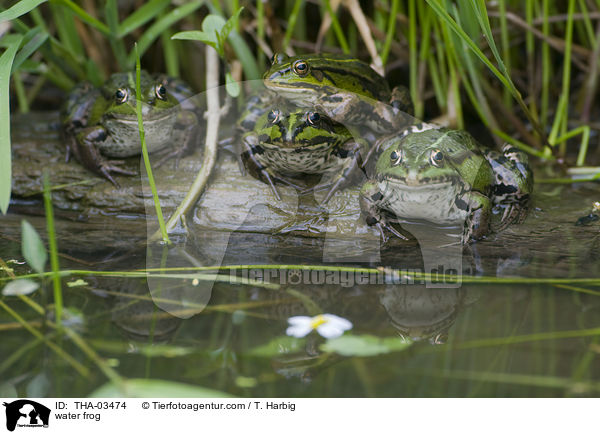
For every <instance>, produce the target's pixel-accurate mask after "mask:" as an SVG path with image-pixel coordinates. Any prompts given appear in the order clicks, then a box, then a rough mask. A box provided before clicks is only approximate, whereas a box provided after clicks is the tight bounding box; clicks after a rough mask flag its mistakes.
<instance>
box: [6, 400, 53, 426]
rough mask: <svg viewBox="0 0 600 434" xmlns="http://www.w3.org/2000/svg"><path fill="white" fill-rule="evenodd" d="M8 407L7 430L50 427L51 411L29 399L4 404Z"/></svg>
mask: <svg viewBox="0 0 600 434" xmlns="http://www.w3.org/2000/svg"><path fill="white" fill-rule="evenodd" d="M4 406H5V407H6V429H8V430H9V431H14V430H15V428H16V427H17V425H18V426H19V427H48V422H49V421H50V409H49V408H48V407H46V406H44V405H42V404H39V403H37V402H35V401H31V400H29V399H19V400H17V401H13V402H11V403H6V402H5V403H4Z"/></svg>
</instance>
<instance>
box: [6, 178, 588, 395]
mask: <svg viewBox="0 0 600 434" xmlns="http://www.w3.org/2000/svg"><path fill="white" fill-rule="evenodd" d="M599 199H600V186H599V185H598V184H593V183H585V184H576V185H573V186H571V185H552V184H538V185H537V186H536V189H535V192H534V200H533V206H532V208H531V211H530V213H529V215H528V217H527V219H526V220H525V222H524V223H523V224H521V225H513V226H510V227H509V228H507V229H506V230H504V231H502V232H499V233H496V234H493V235H491V236H489V237H488V238H487V239H485V240H483V241H481V242H477V243H474V244H472V245H471V246H468V247H466V248H465V249H464V250H459V251H458V259H459V262H460V266H461V267H462V271H461V274H462V275H463V279H462V282H461V283H460V284H454V283H452V282H446V284H444V285H439V283H440V282H439V281H434V282H432V281H421V279H420V277H419V276H418V275H417V276H416V277H415V276H413V277H412V278H409V277H407V275H408V274H409V273H410V271H411V270H424V271H426V272H429V271H435V270H434V269H430V268H428V267H427V263H426V262H427V258H426V257H425V258H424V255H422V252H421V250H420V249H419V245H418V243H417V242H415V241H414V240H413V241H408V242H402V241H393V242H392V243H390V245H389V246H388V247H385V248H383V249H381V251H379V250H377V253H378V254H379V257H378V258H376V260H374V259H373V258H372V257H371V256H369V255H365V258H367V259H364V258H363V260H361V261H354V262H353V261H352V259H351V257H352V256H353V254H355V253H356V252H357V251H358V249H365V247H364V245H363V244H361V243H360V242H355V243H353V242H349V241H347V240H346V241H345V242H339V243H338V242H336V241H335V240H329V241H327V242H326V240H325V239H324V238H322V237H318V236H317V237H314V236H311V237H304V236H298V235H295V234H285V233H283V234H264V233H263V234H260V233H255V232H252V231H245V230H244V227H242V228H241V229H240V230H237V231H235V232H233V233H232V234H231V235H230V236H229V234H226V235H224V233H223V232H218V231H215V232H211V231H206V230H203V229H202V227H201V226H198V225H197V222H196V221H190V222H189V224H190V228H191V233H193V234H194V235H193V236H191V237H189V238H188V239H187V242H186V243H185V244H179V245H177V247H174V248H170V249H166V248H162V247H155V248H154V247H153V248H151V249H149V250H148V251H147V250H146V247H145V246H144V244H143V242H144V241H145V239H146V236H147V228H146V224H145V221H144V220H143V219H142V218H119V217H118V216H114V215H108V216H99V217H98V218H96V219H94V220H93V221H91V222H90V221H88V222H85V221H83V222H82V221H77V220H70V219H66V218H61V217H60V215H59V218H58V219H57V222H56V228H57V236H58V244H59V249H60V252H61V257H60V266H61V269H62V270H94V271H119V270H123V271H131V270H138V269H144V268H151V267H161V266H162V267H165V266H166V267H174V266H185V267H188V268H189V267H190V266H202V265H213V264H214V263H215V261H214V260H213V259H211V258H212V257H213V256H219V260H218V262H219V263H222V264H223V265H225V266H230V265H240V264H267V265H287V266H289V267H287V268H283V269H280V270H270V271H269V273H270V274H269V276H270V278H269V279H268V280H270V281H271V282H272V283H274V284H276V286H271V287H265V286H264V285H253V284H240V283H239V282H238V283H234V284H232V283H226V282H219V281H218V282H215V283H214V285H212V282H210V283H206V282H205V281H203V280H202V275H193V276H188V277H187V278H185V279H181V278H180V277H181V276H171V277H170V278H169V277H164V276H163V277H153V278H145V277H144V278H140V277H123V276H122V275H116V276H99V275H86V274H73V275H71V276H68V277H65V278H63V297H64V305H65V307H66V308H67V310H68V311H67V313H66V314H65V315H66V317H65V318H66V324H67V326H68V327H69V329H70V330H72V331H74V332H76V333H77V334H78V335H79V336H81V338H82V340H83V342H84V343H85V345H86V346H88V347H89V348H90V349H91V350H92V351H93V352H94V353H95V354H96V355H97V356H98V357H99V358H100V359H101V360H103V363H104V365H103V366H108V367H110V368H111V369H113V371H112V372H115V373H116V374H117V375H119V376H121V377H123V378H148V379H160V380H169V381H173V382H179V383H186V384H190V385H195V386H201V387H204V388H208V389H212V390H216V391H221V392H225V393H228V394H231V395H235V396H243V397H248V396H259V397H286V396H291V397H555V396H600V364H599V363H598V357H599V355H600V222H598V221H595V222H594V221H590V222H589V224H586V225H576V222H577V221H578V219H580V218H581V217H583V216H585V215H588V214H589V213H590V211H591V207H592V203H593V202H594V201H597V200H599ZM18 203H19V204H20V207H16V206H15V207H13V208H12V210H13V212H12V213H9V214H8V215H6V216H2V217H0V225H1V226H0V227H1V229H0V258H2V259H3V260H4V261H8V260H10V259H22V254H21V250H20V225H21V219H23V218H26V219H27V220H28V221H30V222H31V223H32V224H33V225H34V226H35V227H36V228H37V229H38V231H39V232H40V233H41V234H45V219H44V218H43V217H41V216H35V215H31V214H29V215H26V216H22V215H19V214H17V213H16V211H19V210H21V211H22V210H23V209H28V210H29V211H31V209H35V208H36V206H35V204H34V206H33V207H31V206H30V205H31V204H28V203H27V202H25V201H24V200H20V201H18ZM413 229H415V227H413ZM425 232H428V233H430V234H434V235H433V237H434V238H435V236H436V235H435V234H436V232H435V230H434V229H429V228H428V229H427V230H426V231H425ZM44 239H45V237H44ZM136 246H142V247H136ZM327 249H329V250H327ZM326 251H327V252H329V253H328V254H327V255H325V253H324V252H326ZM331 252H337V254H334V255H333V256H332V253H331ZM340 252H342V253H347V256H349V257H350V259H345V260H344V261H341V260H338V261H335V260H332V259H331V258H334V259H335V258H340V257H341V256H343V254H342V255H340V254H339V253H340ZM453 252H454V254H456V252H457V250H456V249H455V250H454V251H453ZM325 256H327V257H328V260H326V261H325V260H324V257H325ZM454 259H456V258H454ZM299 264H304V265H310V266H312V268H311V269H308V270H297V269H293V268H294V267H297V266H298V265H299ZM337 265H339V266H343V267H360V268H369V269H373V268H374V267H382V268H380V269H384V270H388V269H399V270H402V271H400V272H399V274H398V275H393V274H390V273H387V278H382V277H381V276H383V275H385V273H381V274H380V275H377V274H366V273H358V272H351V271H349V270H342V271H340V270H337V271H336V270H335V267H336V266H337ZM10 267H11V268H13V270H14V272H15V273H16V274H25V273H28V272H30V269H29V268H28V267H27V266H26V265H24V264H15V263H10ZM328 267H329V268H328ZM319 268H321V271H319ZM182 272H183V271H182ZM182 272H179V273H182ZM175 273H178V271H173V270H171V271H168V272H164V273H163V274H171V275H172V274H175ZM212 273H214V272H212ZM159 274H160V273H159ZM221 274H222V278H223V279H225V278H227V279H229V278H232V277H233V278H236V279H238V280H239V279H243V278H252V279H257V278H260V277H263V278H265V279H266V272H265V271H261V270H248V269H246V270H235V269H234V270H224V271H222V272H221ZM2 276H5V274H4V273H2ZM377 276H379V278H377ZM194 278H200V280H199V281H194ZM393 278H396V281H395V282H394V281H393ZM78 279H83V280H84V283H83V284H82V285H75V286H67V285H66V284H67V283H73V282H76V281H77V280H78ZM266 280H267V279H266ZM432 283H438V285H437V286H442V287H435V286H436V285H433V284H432ZM31 297H32V299H33V300H34V301H35V302H37V303H39V304H40V305H42V306H44V307H46V308H50V307H51V303H52V285H51V282H50V281H49V280H46V281H44V284H43V290H40V291H37V292H36V293H34V294H32V296H31ZM0 300H1V301H2V302H3V303H6V305H7V306H9V307H10V308H11V309H13V310H14V312H15V313H16V314H17V315H18V316H19V317H22V318H24V319H25V320H26V321H28V323H29V324H28V325H29V326H31V327H32V328H33V329H34V330H38V331H40V332H42V333H44V334H47V336H48V339H49V340H51V341H53V342H55V343H56V344H57V345H58V346H59V348H62V350H64V351H65V352H66V353H67V354H69V355H70V356H71V357H72V358H73V360H74V361H75V363H79V364H80V365H78V366H81V367H83V368H84V370H86V371H87V373H85V372H84V373H85V375H83V374H84V373H82V372H79V371H78V370H77V369H76V368H74V364H73V362H72V361H69V360H68V359H67V357H65V356H64V355H61V354H57V352H56V351H55V350H53V349H51V348H49V347H48V346H46V345H44V344H43V343H41V342H40V341H39V340H37V338H35V337H34V336H33V335H32V334H31V332H30V331H29V330H26V329H25V328H24V327H23V326H22V324H20V323H19V321H18V320H17V319H16V318H15V315H11V314H10V313H9V311H8V310H7V309H6V308H2V309H0V330H1V331H2V341H1V343H0V353H1V357H0V378H1V380H0V383H2V384H1V385H0V387H3V389H2V390H3V391H6V390H9V389H7V388H10V387H14V388H15V389H16V392H17V393H18V394H19V395H20V396H44V395H46V396H56V397H75V396H87V395H89V394H91V393H92V392H94V391H95V390H96V389H97V388H98V387H100V386H102V385H105V384H106V383H107V382H108V381H109V380H108V379H107V376H106V375H105V372H103V371H102V370H101V369H100V368H99V365H98V363H96V362H95V361H94V357H95V356H94V357H89V355H86V354H84V352H82V350H81V346H80V345H79V344H76V343H74V341H73V339H72V337H68V336H63V337H62V338H61V337H58V336H57V333H56V331H55V330H54V329H53V328H52V327H51V326H50V325H48V324H45V323H44V322H43V321H42V319H43V317H42V316H41V315H40V314H39V313H37V312H36V311H35V310H34V309H32V308H31V307H30V306H29V305H28V304H26V303H25V302H23V301H22V300H19V299H16V298H14V297H6V296H3V297H1V298H0ZM169 300H177V303H174V302H173V301H169ZM318 313H331V314H335V315H338V316H340V317H343V318H346V319H347V320H349V321H350V322H351V323H352V325H353V328H352V330H351V331H350V332H349V334H347V336H354V337H356V339H355V340H352V339H349V340H348V339H346V341H345V342H344V343H343V345H341V344H340V345H338V346H337V347H336V346H335V344H332V342H326V340H325V339H324V338H322V337H321V336H319V334H318V333H316V332H312V333H311V334H309V335H308V336H306V337H304V338H293V337H289V336H286V329H287V327H288V323H287V320H288V318H290V317H292V316H296V315H308V316H313V315H316V314H318ZM338 344H339V342H338ZM10 390H13V389H10ZM164 393H167V394H168V392H167V391H165V392H164Z"/></svg>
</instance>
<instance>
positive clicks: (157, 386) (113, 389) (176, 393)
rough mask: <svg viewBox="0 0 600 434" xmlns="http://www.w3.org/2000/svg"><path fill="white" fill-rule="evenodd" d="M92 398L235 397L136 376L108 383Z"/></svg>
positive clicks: (187, 385) (92, 395)
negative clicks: (119, 381)
mask: <svg viewBox="0 0 600 434" xmlns="http://www.w3.org/2000/svg"><path fill="white" fill-rule="evenodd" d="M90 397H92V398H118V397H128V398H172V397H177V398H233V396H232V395H228V394H227V393H225V392H221V391H219V390H213V389H207V388H204V387H199V386H192V385H190V384H183V383H176V382H173V381H163V380H146V379H144V378H134V379H131V380H126V381H125V382H124V383H123V387H122V388H121V387H120V385H119V384H115V383H107V384H105V385H104V386H101V387H100V388H98V389H96V390H95V391H94V392H92V394H91V395H90Z"/></svg>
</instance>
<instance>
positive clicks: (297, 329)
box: [285, 321, 312, 338]
mask: <svg viewBox="0 0 600 434" xmlns="http://www.w3.org/2000/svg"><path fill="white" fill-rule="evenodd" d="M311 331H312V327H311V326H310V321H306V322H303V324H295V325H291V326H289V327H288V328H287V330H286V331H285V333H286V334H287V335H288V336H293V337H295V338H303V337H304V336H306V335H307V334H309V333H310V332H311Z"/></svg>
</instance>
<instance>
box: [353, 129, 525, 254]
mask: <svg viewBox="0 0 600 434" xmlns="http://www.w3.org/2000/svg"><path fill="white" fill-rule="evenodd" d="M376 147H377V148H379V149H380V154H379V157H378V159H377V162H376V165H375V168H374V173H373V174H372V176H370V180H369V181H367V182H366V183H365V184H364V185H363V187H362V189H361V192H360V202H361V203H360V204H361V209H362V211H363V213H364V214H366V216H367V223H368V224H369V225H377V227H378V228H379V230H380V232H381V234H382V236H383V238H384V240H385V239H387V238H386V236H385V235H384V231H383V228H386V229H388V230H389V231H390V232H392V233H394V234H396V235H399V234H398V233H397V232H396V230H395V229H394V228H393V227H392V226H391V225H390V223H391V222H392V221H393V219H394V218H408V219H423V220H428V221H430V222H434V223H441V224H445V223H457V222H461V221H464V232H463V240H462V241H463V243H465V242H469V241H472V240H479V239H482V238H483V237H485V236H486V235H487V234H488V233H489V231H490V222H491V214H492V210H493V208H494V207H495V206H498V208H504V214H503V215H502V218H501V223H500V227H499V229H502V228H504V227H505V226H507V225H508V224H510V223H512V222H520V221H522V220H523V219H524V218H525V216H526V213H527V205H528V203H529V199H530V195H531V192H532V189H533V173H532V171H531V169H530V167H529V165H528V163H527V156H526V154H524V153H523V152H522V151H520V150H519V149H516V148H514V147H512V146H511V145H505V146H504V148H503V150H502V153H498V152H495V151H492V150H488V149H485V148H483V147H481V145H479V144H478V143H477V142H476V141H475V139H474V138H473V137H472V136H471V135H470V134H469V133H467V132H466V131H457V130H449V129H445V128H438V127H433V126H418V127H417V126H415V127H411V128H410V129H408V130H407V131H405V132H403V133H401V134H398V135H390V136H387V137H384V138H382V139H380V141H379V142H378V143H377V145H376ZM370 175H371V174H370Z"/></svg>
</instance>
